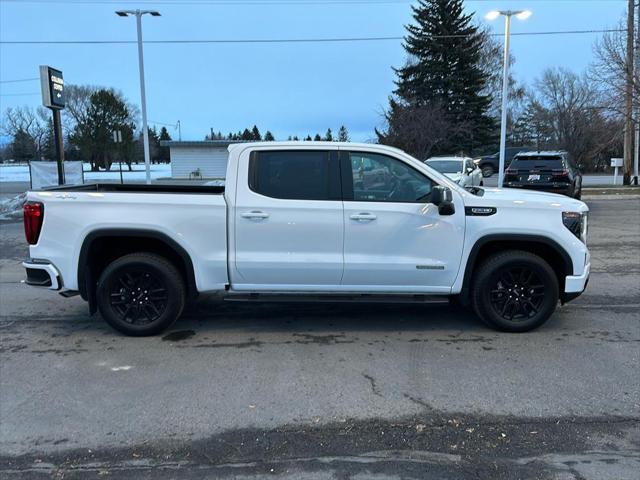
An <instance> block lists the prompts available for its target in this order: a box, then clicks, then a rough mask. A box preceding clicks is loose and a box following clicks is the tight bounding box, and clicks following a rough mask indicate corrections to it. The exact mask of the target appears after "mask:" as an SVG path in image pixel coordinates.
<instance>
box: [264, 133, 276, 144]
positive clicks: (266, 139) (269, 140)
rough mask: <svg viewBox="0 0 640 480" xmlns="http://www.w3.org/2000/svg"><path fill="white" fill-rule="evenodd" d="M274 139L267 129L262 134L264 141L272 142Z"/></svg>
mask: <svg viewBox="0 0 640 480" xmlns="http://www.w3.org/2000/svg"><path fill="white" fill-rule="evenodd" d="M274 140H275V138H274V136H273V133H271V132H270V131H269V130H267V133H265V134H264V141H265V142H273V141H274Z"/></svg>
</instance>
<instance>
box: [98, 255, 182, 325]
mask: <svg viewBox="0 0 640 480" xmlns="http://www.w3.org/2000/svg"><path fill="white" fill-rule="evenodd" d="M96 293H97V295H96V297H97V303H98V310H99V311H100V314H101V315H102V317H103V318H104V319H105V321H106V322H107V323H108V324H109V325H111V326H112V327H113V328H115V329H116V330H118V331H119V332H122V333H124V334H125V335H131V336H138V337H140V336H147V335H155V334H158V333H160V332H162V331H163V330H165V329H166V328H168V327H169V326H170V325H171V324H172V323H173V322H174V321H175V320H176V319H177V318H178V317H179V316H180V314H181V313H182V309H183V308H184V304H185V297H186V292H185V285H184V281H183V279H182V276H181V275H180V272H179V271H178V270H177V269H176V267H175V266H174V265H173V264H172V263H171V262H169V261H168V260H166V259H165V258H164V257H161V256H159V255H154V254H150V253H134V254H130V255H125V256H124V257H120V258H118V259H117V260H115V261H113V262H112V263H110V264H109V265H108V266H107V268H105V269H104V271H103V272H102V274H101V275H100V279H99V280H98V287H97V291H96Z"/></svg>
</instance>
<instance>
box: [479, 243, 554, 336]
mask: <svg viewBox="0 0 640 480" xmlns="http://www.w3.org/2000/svg"><path fill="white" fill-rule="evenodd" d="M558 290H559V287H558V279H557V277H556V274H555V272H554V271H553V269H552V268H551V267H550V266H549V264H548V263H547V262H546V261H545V260H544V259H542V258H541V257H539V256H537V255H534V254H532V253H529V252H524V251H518V250H512V251H507V252H503V253H499V254H496V255H494V256H492V257H490V258H489V259H488V260H486V261H485V262H484V263H483V264H482V265H481V266H480V268H479V269H478V272H477V273H476V275H475V276H474V281H473V285H472V303H473V308H474V310H475V312H476V314H477V315H478V316H479V317H480V318H481V319H482V320H483V321H484V322H485V323H486V324H488V325H489V326H490V327H492V328H495V329H497V330H502V331H507V332H526V331H529V330H533V329H534V328H537V327H539V326H540V325H542V324H543V323H544V322H546V321H547V320H548V319H549V317H550V316H551V314H552V313H553V312H554V310H555V308H556V306H557V304H558V295H559V294H558Z"/></svg>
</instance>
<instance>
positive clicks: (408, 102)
mask: <svg viewBox="0 0 640 480" xmlns="http://www.w3.org/2000/svg"><path fill="white" fill-rule="evenodd" d="M411 8H412V10H413V20H414V22H413V23H412V24H410V25H407V27H406V29H407V35H406V36H405V42H404V48H405V50H406V52H407V54H408V56H409V58H410V60H409V61H408V62H407V63H406V65H405V66H404V67H402V68H399V69H394V70H395V72H396V74H397V77H398V78H397V80H396V86H397V88H396V90H395V91H394V94H395V97H394V98H391V99H390V104H389V110H388V111H387V114H386V119H387V121H388V124H389V125H388V131H387V132H383V133H381V132H377V134H378V137H379V140H380V142H381V143H385V140H386V139H387V138H394V142H393V143H394V144H396V146H398V147H400V148H405V147H406V146H405V145H403V144H402V143H403V142H402V132H401V131H394V129H396V130H397V129H398V128H399V127H400V126H399V125H396V124H395V121H396V120H397V117H399V116H402V117H403V118H405V119H406V118H409V117H411V115H407V113H406V112H404V110H406V109H410V110H411V109H413V110H416V111H421V112H427V111H428V109H430V108H432V107H433V109H434V110H442V111H443V113H444V115H445V118H444V121H446V122H448V123H449V124H453V125H463V124H464V125H465V128H463V129H457V130H456V131H454V132H451V134H450V135H448V138H447V139H446V141H445V142H442V143H441V144H440V145H438V147H437V148H436V151H434V152H433V153H450V152H451V151H458V150H466V151H470V150H473V149H474V148H476V147H478V146H481V145H485V144H487V143H490V142H491V140H492V138H493V136H494V134H495V125H494V121H493V119H492V118H491V117H490V116H489V115H488V113H487V112H488V110H489V106H490V103H491V98H490V97H489V96H488V95H484V94H483V93H482V92H483V89H484V88H485V85H486V83H487V80H488V75H487V73H486V72H484V71H483V69H482V66H481V64H482V48H483V41H484V38H485V37H484V36H483V35H482V32H480V31H479V30H478V27H476V26H474V25H472V23H471V20H472V15H471V14H469V15H466V14H465V13H464V12H463V0H418V4H417V5H416V6H412V7H411ZM418 120H419V118H418ZM404 127H406V126H404V125H403V127H402V128H404ZM389 134H391V135H389ZM398 143H399V144H398Z"/></svg>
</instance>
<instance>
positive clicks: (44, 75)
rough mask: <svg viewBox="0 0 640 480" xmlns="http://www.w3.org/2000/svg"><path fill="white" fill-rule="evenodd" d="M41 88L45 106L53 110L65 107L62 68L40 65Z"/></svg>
mask: <svg viewBox="0 0 640 480" xmlns="http://www.w3.org/2000/svg"><path fill="white" fill-rule="evenodd" d="M40 89H41V91H42V104H43V105H44V106H45V107H47V108H51V109H52V110H58V109H61V108H64V80H63V78H62V72H61V71H60V70H56V69H55V68H51V67H49V66H48V65H40Z"/></svg>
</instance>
